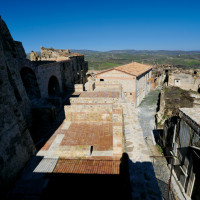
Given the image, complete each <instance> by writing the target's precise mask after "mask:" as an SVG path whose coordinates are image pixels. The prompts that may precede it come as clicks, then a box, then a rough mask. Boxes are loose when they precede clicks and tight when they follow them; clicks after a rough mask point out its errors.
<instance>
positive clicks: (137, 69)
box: [97, 62, 152, 76]
mask: <svg viewBox="0 0 200 200" xmlns="http://www.w3.org/2000/svg"><path fill="white" fill-rule="evenodd" d="M150 69H152V66H149V65H145V64H141V63H137V62H132V63H129V64H126V65H122V66H119V67H115V68H112V69H108V70H105V71H101V72H99V73H97V75H98V74H101V73H105V72H107V71H111V70H118V71H121V72H124V73H127V74H130V75H133V76H139V75H141V74H143V73H144V72H146V71H148V70H150Z"/></svg>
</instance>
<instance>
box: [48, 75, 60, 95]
mask: <svg viewBox="0 0 200 200" xmlns="http://www.w3.org/2000/svg"><path fill="white" fill-rule="evenodd" d="M48 95H49V96H50V97H58V96H60V85H59V81H58V79H57V78H56V76H51V77H50V79H49V83H48Z"/></svg>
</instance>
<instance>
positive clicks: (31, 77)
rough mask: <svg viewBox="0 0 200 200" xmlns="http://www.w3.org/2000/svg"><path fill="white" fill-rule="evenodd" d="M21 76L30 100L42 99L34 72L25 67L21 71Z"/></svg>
mask: <svg viewBox="0 0 200 200" xmlns="http://www.w3.org/2000/svg"><path fill="white" fill-rule="evenodd" d="M20 75H21V79H22V82H23V85H24V87H25V90H26V93H27V95H28V97H29V99H30V100H32V99H36V98H40V97H41V95H40V89H39V86H38V83H37V78H36V76H35V73H34V71H33V70H32V69H30V68H28V67H24V68H22V70H21V71H20Z"/></svg>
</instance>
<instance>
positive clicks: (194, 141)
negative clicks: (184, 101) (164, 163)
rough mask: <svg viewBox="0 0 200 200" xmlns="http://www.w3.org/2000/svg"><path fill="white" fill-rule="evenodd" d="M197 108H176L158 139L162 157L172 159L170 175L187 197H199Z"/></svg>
mask: <svg viewBox="0 0 200 200" xmlns="http://www.w3.org/2000/svg"><path fill="white" fill-rule="evenodd" d="M199 113H200V109H199V108H195V110H194V109H193V108H180V109H179V116H178V117H176V116H174V117H172V118H170V119H168V120H166V122H165V124H164V133H163V136H162V139H161V143H162V146H163V147H164V149H165V153H166V155H170V156H174V161H173V162H172V165H173V172H174V175H175V177H176V178H177V182H178V183H179V185H180V188H181V189H182V191H183V193H184V194H185V196H186V197H187V198H189V199H190V198H191V199H195V200H197V199H199V196H200V184H199V183H200V171H199V169H200V116H199Z"/></svg>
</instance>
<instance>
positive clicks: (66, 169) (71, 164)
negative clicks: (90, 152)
mask: <svg viewBox="0 0 200 200" xmlns="http://www.w3.org/2000/svg"><path fill="white" fill-rule="evenodd" d="M119 169H120V160H87V159H83V160H82V159H80V160H78V159H77V160H71V159H68V160H61V159H60V160H58V162H57V164H56V167H55V169H54V171H53V172H54V173H69V174H119V173H120V172H119Z"/></svg>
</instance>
